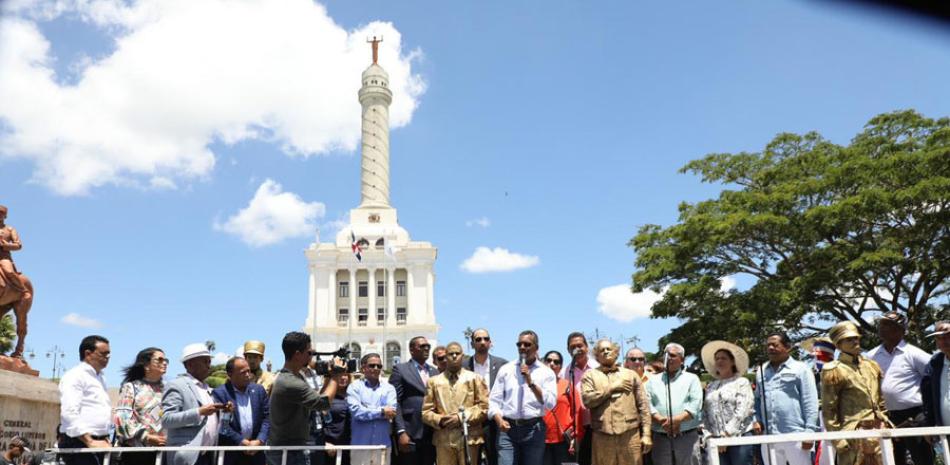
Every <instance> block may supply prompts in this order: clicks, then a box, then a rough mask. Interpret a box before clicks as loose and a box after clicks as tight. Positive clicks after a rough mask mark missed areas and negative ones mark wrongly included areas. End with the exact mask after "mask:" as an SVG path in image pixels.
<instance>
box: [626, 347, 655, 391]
mask: <svg viewBox="0 0 950 465" xmlns="http://www.w3.org/2000/svg"><path fill="white" fill-rule="evenodd" d="M623 360H624V361H623V367H624V368H626V369H628V370H633V371H635V372H637V374H638V375H640V381H642V382H644V383H645V382H647V379H649V378H648V377H647V375H646V370H644V366H645V365H646V363H647V356H646V354H645V353H643V350H641V349H640V348H639V347H634V348H632V349H630V350H628V351H627V356H626V357H624V359H623Z"/></svg>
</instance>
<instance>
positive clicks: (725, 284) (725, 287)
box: [719, 276, 736, 292]
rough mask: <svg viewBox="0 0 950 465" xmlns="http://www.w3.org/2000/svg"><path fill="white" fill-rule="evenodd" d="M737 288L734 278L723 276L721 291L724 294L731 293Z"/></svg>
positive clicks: (720, 282) (720, 281) (720, 283)
mask: <svg viewBox="0 0 950 465" xmlns="http://www.w3.org/2000/svg"><path fill="white" fill-rule="evenodd" d="M735 287H736V278H733V277H732V276H723V278H722V279H720V280H719V290H720V291H722V292H727V291H730V290H732V289H734V288H735Z"/></svg>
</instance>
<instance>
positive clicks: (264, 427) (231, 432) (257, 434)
mask: <svg viewBox="0 0 950 465" xmlns="http://www.w3.org/2000/svg"><path fill="white" fill-rule="evenodd" d="M244 392H246V393H247V395H248V397H249V398H250V399H251V424H252V426H251V437H250V439H252V440H253V439H257V440H259V441H261V443H262V445H266V444H267V433H268V432H269V431H270V401H269V400H268V398H267V391H266V390H265V388H264V386H261V385H260V384H256V383H250V384H248V385H247V387H246V388H245V390H244ZM211 395H212V397H214V401H215V402H220V403H222V404H224V403H227V402H232V403H234V405H235V409H234V412H233V413H232V414H231V421H230V422H229V423H222V424H221V430H220V432H219V433H218V444H219V445H222V446H240V445H241V440H242V439H243V438H242V437H241V415H239V414H238V411H237V396H236V395H235V392H234V385H233V384H231V382H230V381H228V382H227V383H224V384H222V385H220V386H218V387H216V388H214V391H213V392H212V393H211ZM240 454H243V452H228V453H226V454H224V463H225V465H230V464H232V463H234V461H235V460H236V459H237V457H238V456H239V455H240ZM264 461H265V460H264V453H263V452H258V453H256V454H254V455H252V456H251V463H254V464H258V465H264Z"/></svg>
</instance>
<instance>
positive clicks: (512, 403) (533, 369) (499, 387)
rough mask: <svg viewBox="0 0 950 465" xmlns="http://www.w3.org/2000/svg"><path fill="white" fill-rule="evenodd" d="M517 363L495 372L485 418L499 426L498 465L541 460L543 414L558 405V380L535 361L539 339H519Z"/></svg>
mask: <svg viewBox="0 0 950 465" xmlns="http://www.w3.org/2000/svg"><path fill="white" fill-rule="evenodd" d="M517 346H518V356H519V360H517V361H512V362H508V363H506V364H505V365H504V366H502V367H501V369H499V370H498V377H497V380H496V381H495V385H494V386H492V389H491V394H489V396H488V416H489V418H491V419H492V420H493V421H494V422H495V424H496V425H498V442H497V450H498V465H536V464H539V463H541V460H542V459H543V458H544V435H545V426H544V421H542V419H543V418H544V412H545V411H547V410H550V409H553V408H554V405H555V404H556V403H557V376H556V375H555V374H554V372H553V371H551V369H550V368H548V367H547V366H545V365H544V364H542V363H541V361H539V360H538V335H537V334H536V333H535V332H534V331H531V330H527V331H522V332H521V334H519V335H518V343H517Z"/></svg>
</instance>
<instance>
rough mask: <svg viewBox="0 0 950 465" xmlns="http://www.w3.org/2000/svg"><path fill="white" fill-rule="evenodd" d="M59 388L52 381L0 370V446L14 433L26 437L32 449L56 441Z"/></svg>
mask: <svg viewBox="0 0 950 465" xmlns="http://www.w3.org/2000/svg"><path fill="white" fill-rule="evenodd" d="M57 425H59V388H58V386H57V384H56V382H54V381H51V380H48V379H40V378H37V377H36V375H32V376H31V375H26V374H22V373H14V372H11V371H4V370H0V447H2V450H6V448H7V443H8V442H9V441H10V439H11V438H13V437H14V436H21V437H24V438H26V439H29V440H30V442H31V443H32V445H33V450H44V449H46V448H49V447H52V446H53V444H55V443H56V426H57Z"/></svg>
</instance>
